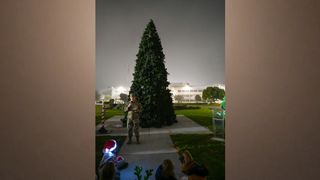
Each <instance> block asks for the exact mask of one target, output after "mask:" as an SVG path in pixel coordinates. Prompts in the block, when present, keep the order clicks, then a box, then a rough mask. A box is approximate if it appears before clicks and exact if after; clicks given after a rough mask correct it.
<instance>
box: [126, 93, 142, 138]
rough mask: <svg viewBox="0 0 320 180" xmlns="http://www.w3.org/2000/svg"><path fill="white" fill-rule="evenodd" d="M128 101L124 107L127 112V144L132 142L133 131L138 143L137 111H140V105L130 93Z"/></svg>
mask: <svg viewBox="0 0 320 180" xmlns="http://www.w3.org/2000/svg"><path fill="white" fill-rule="evenodd" d="M130 99H131V101H130V103H129V104H128V106H127V107H126V111H127V112H128V115H127V119H128V120H127V127H128V136H129V140H128V142H127V144H131V143H132V141H131V140H132V135H133V132H134V134H135V136H136V139H137V143H138V144H140V141H139V112H140V105H139V103H138V101H137V99H136V97H135V96H133V95H131V96H130Z"/></svg>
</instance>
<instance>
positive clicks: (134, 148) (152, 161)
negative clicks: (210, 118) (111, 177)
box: [97, 116, 212, 180]
mask: <svg viewBox="0 0 320 180" xmlns="http://www.w3.org/2000/svg"><path fill="white" fill-rule="evenodd" d="M121 118H122V116H114V117H112V118H110V119H108V120H107V121H106V126H107V129H108V130H111V133H110V134H108V135H110V136H112V135H114V136H126V135H127V129H126V128H122V127H121V121H120V119H121ZM177 120H178V123H175V124H173V125H172V126H166V127H163V128H143V129H142V128H140V136H141V137H140V141H141V144H136V143H135V138H134V139H133V144H129V145H127V144H126V143H125V144H123V146H122V147H121V150H120V153H119V154H120V155H122V156H123V157H124V158H125V160H126V161H127V162H128V163H129V166H128V168H126V169H124V170H122V171H120V173H121V179H125V180H131V179H132V180H134V179H135V178H136V177H135V175H134V168H135V166H136V165H137V166H142V167H143V169H144V170H146V169H153V176H152V177H151V178H150V179H151V180H153V179H155V178H154V174H155V172H156V170H157V168H158V166H159V165H160V164H161V163H162V161H163V160H164V159H170V160H171V161H172V162H173V164H174V166H175V174H176V176H177V178H178V179H185V178H186V177H184V175H183V174H182V173H181V171H180V162H179V159H178V154H177V151H176V149H175V148H174V146H173V143H172V141H171V138H170V135H171V134H191V133H192V134H195V133H200V134H211V133H212V132H211V131H209V130H208V129H207V128H204V127H202V126H200V125H198V124H196V123H195V122H193V121H192V120H191V119H189V118H187V117H185V116H177ZM98 128H100V126H99V125H98V126H97V129H98ZM97 136H103V135H97ZM144 170H143V172H144Z"/></svg>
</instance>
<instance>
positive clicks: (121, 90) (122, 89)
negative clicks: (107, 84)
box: [117, 86, 126, 92]
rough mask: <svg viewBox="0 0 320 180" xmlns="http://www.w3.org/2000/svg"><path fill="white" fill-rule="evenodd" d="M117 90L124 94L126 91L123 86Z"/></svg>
mask: <svg viewBox="0 0 320 180" xmlns="http://www.w3.org/2000/svg"><path fill="white" fill-rule="evenodd" d="M117 90H118V91H119V92H124V91H125V90H126V89H125V88H124V87H122V86H119V87H118V88H117Z"/></svg>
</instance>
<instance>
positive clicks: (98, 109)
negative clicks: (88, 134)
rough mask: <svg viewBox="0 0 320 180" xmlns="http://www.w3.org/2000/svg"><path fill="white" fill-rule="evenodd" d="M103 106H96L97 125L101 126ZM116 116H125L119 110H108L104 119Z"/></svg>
mask: <svg viewBox="0 0 320 180" xmlns="http://www.w3.org/2000/svg"><path fill="white" fill-rule="evenodd" d="M101 108H102V107H101V106H96V125H97V124H99V123H100V122H101V116H100V113H101ZM116 115H124V112H123V110H119V109H107V110H106V111H105V112H104V117H105V118H106V119H109V118H111V117H112V116H116Z"/></svg>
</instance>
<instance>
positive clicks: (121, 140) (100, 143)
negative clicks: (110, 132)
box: [96, 136, 126, 169]
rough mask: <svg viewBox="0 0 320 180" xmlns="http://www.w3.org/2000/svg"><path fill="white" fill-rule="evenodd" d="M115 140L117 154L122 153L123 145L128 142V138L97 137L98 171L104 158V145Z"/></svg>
mask: <svg viewBox="0 0 320 180" xmlns="http://www.w3.org/2000/svg"><path fill="white" fill-rule="evenodd" d="M109 139H114V140H116V141H117V145H118V146H117V149H116V151H117V153H118V152H119V151H120V148H121V146H122V145H123V143H124V141H125V140H126V136H96V169H97V167H98V165H99V163H100V161H101V158H102V155H103V154H102V147H103V144H104V143H105V142H106V141H107V140H109Z"/></svg>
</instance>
